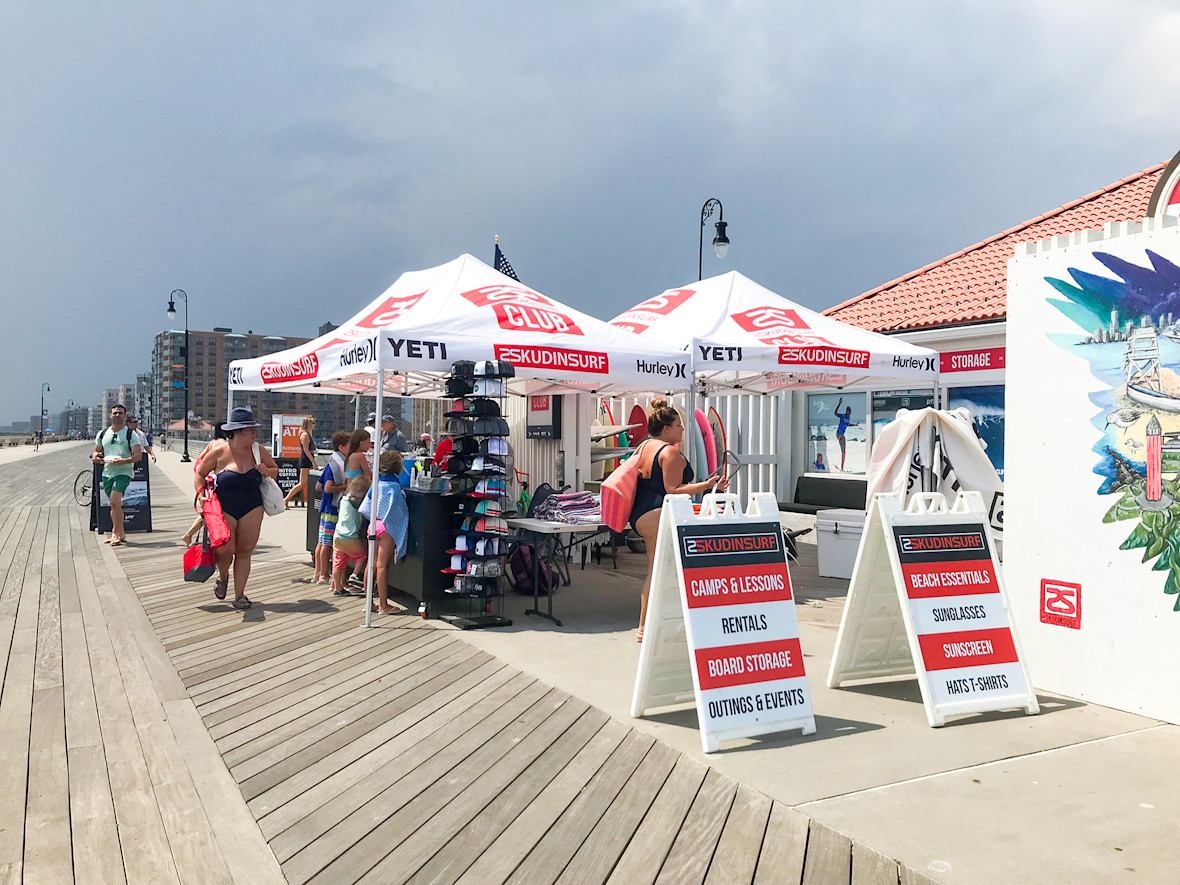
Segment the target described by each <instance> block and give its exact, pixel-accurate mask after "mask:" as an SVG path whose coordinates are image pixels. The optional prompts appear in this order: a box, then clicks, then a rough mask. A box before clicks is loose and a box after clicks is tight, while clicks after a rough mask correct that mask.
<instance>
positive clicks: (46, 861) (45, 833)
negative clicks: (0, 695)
mask: <svg viewBox="0 0 1180 885" xmlns="http://www.w3.org/2000/svg"><path fill="white" fill-rule="evenodd" d="M24 827H25V845H24V881H25V883H26V885H38V883H45V885H58V883H61V882H69V881H72V880H73V878H74V867H73V863H72V857H71V853H70V852H69V851H67V850H63V849H65V848H66V847H67V846H69V844H70V789H69V776H68V774H67V773H66V722H65V689H64V688H62V687H60V686H57V687H53V688H39V689H34V690H33V712H32V728H31V734H30V737H29V782H28V804H27V807H26V811H25V823H24Z"/></svg>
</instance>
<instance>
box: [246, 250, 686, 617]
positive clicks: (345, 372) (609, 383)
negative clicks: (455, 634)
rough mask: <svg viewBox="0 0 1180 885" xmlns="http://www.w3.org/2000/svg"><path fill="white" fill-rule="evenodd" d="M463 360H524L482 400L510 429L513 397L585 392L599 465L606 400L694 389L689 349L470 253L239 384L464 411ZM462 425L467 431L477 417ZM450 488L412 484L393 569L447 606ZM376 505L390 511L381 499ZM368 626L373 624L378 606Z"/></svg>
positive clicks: (583, 421)
mask: <svg viewBox="0 0 1180 885" xmlns="http://www.w3.org/2000/svg"><path fill="white" fill-rule="evenodd" d="M462 360H470V361H480V362H482V361H488V360H498V361H504V362H507V363H509V364H511V366H512V367H513V372H514V377H512V378H509V379H507V380H506V381H503V382H501V384H502V388H501V387H497V386H495V385H492V386H490V387H489V388H488V390H489V391H495V392H494V393H489V394H488V395H487V399H488V400H489V403H488V404H486V405H484V406H481V409H484V410H485V411H486V412H487V415H485V416H484V417H490V418H491V419H492V421H493V422H495V424H498V425H500V427H503V426H504V425H506V423H507V422H506V421H500V418H501V417H502V416H503V415H506V414H508V409H507V403H508V402H509V401H511V400H521V399H525V398H528V397H532V396H545V395H561V394H573V395H574V396H572V397H568V399H572V400H573V401H574V406H575V407H574V408H572V409H567V410H566V414H565V415H564V416H563V422H565V425H566V427H567V428H568V429H569V433H568V434H567V435H568V437H569V440H568V442H567V445H568V446H569V447H570V450H571V452H572V461H573V462H574V463H575V464H578V465H581V466H580V467H579V469H585V470H586V471H587V473H588V468H589V462H590V453H589V447H590V436H591V434H590V423H591V419H592V412H593V408H592V403H593V400H594V398H595V397H597V396H602V395H622V394H635V393H639V392H643V393H663V394H675V393H678V392H683V391H684V390H686V389H687V387H688V356H687V354H686V353H684V352H682V351H678V350H676V349H674V348H671V347H668V346H667V345H664V344H661V343H660V342H658V341H651V340H645V339H643V338H640V337H638V336H636V335H633V334H631V333H630V332H629V331H626V330H624V329H620V328H618V327H615V326H611V325H609V324H608V323H605V322H603V321H602V320H599V319H597V318H595V317H592V316H589V315H588V314H584V313H582V312H580V311H577V310H575V309H573V308H571V307H568V306H566V305H564V304H562V303H560V302H558V301H556V300H554V299H552V298H550V297H548V296H546V295H543V294H541V293H540V292H537V291H535V290H533V289H530V288H528V287H527V286H524V285H523V284H521V283H520V282H519V281H517V280H515V279H512V278H511V277H508V276H505V275H504V274H501V273H499V272H498V271H496V270H494V269H493V268H491V267H489V266H488V265H486V264H484V263H483V262H481V261H479V260H478V259H476V258H474V257H473V256H471V255H461V256H459V257H458V258H456V259H454V260H453V261H449V262H447V263H446V264H442V265H439V266H438V267H432V268H428V269H426V270H419V271H410V272H407V273H404V274H402V275H401V276H400V277H398V279H397V281H396V282H394V284H393V285H392V286H390V287H389V288H388V289H387V290H386V291H385V292H383V293H382V294H381V295H380V296H378V297H377V298H376V299H374V300H373V301H372V302H371V303H369V304H368V305H366V306H365V307H364V309H362V310H361V311H359V312H358V313H357V314H355V315H354V316H353V317H352V318H351V319H349V320H348V321H347V322H345V323H344V324H343V325H342V326H340V327H339V328H336V329H334V330H332V331H331V332H329V333H328V334H326V335H322V336H320V337H319V338H316V339H314V340H312V341H310V342H307V343H306V344H303V345H300V346H298V347H294V348H291V349H289V350H285V351H280V352H278V353H274V354H269V355H267V356H264V357H258V358H255V359H248V360H235V361H234V362H232V363H231V364H230V367H229V390H230V401H231V405H232V400H233V395H234V391H237V390H274V391H283V392H293V393H323V394H334V395H338V396H354V395H357V394H360V395H364V396H375V397H376V400H377V408H376V411H377V414H378V415H382V414H385V411H386V409H385V397H387V396H400V397H429V398H440V399H444V400H445V401H446V402H447V403H448V405H449V406H450V407H451V408H452V410H455V409H458V410H463V409H465V408H466V406H467V405H469V403H466V402H455V400H456V398H457V397H455V396H447V379H448V374H449V373H450V372H451V369H452V367H453V365H454V364H455V363H456V362H457V361H462ZM453 389H454V388H452V390H453ZM492 413H494V414H492ZM456 420H458V421H463V420H465V419H456ZM477 423H478V422H477ZM459 428H460V429H461V430H464V429H467V428H466V425H465V424H461V425H459ZM475 429H476V430H477V431H478V429H479V428H478V427H477V428H475ZM494 435H500V433H499V431H497V432H496V433H495V434H494ZM523 436H524V434H523V428H522V432H521V433H520V434H513V438H514V439H516V444H517V446H518V447H521V446H527V445H530V444H531V443H529V442H528V441H527V440H523ZM374 458H376V453H375V454H374ZM497 460H499V459H497ZM504 466H505V467H506V472H505V475H504V478H503V481H502V487H503V489H504V495H503V499H504V500H503V501H500V502H496V503H497V504H499V503H503V504H504V505H505V509H507V506H508V503H509V502H510V500H511V495H510V491H511V484H512V477H513V474H512V471H511V466H510V465H504ZM375 472H376V471H375ZM441 485H442V484H441V483H440V484H438V485H436V486H434V487H431V488H410V489H409V490H408V492H407V500H408V503H409V507H410V533H409V548H410V549H409V551H408V554H407V556H406V558H405V560H403V561H402V562H399V563H398V564H396V565H395V566H394V567H391V569H390V583H391V585H392V586H394V587H395V588H396V589H398V590H402V591H405V592H408V593H410V594H411V595H414V596H416V597H417V598H418V599H420V600H422V601H423V602H425V603H428V604H437V605H438V606H440V607H442V606H444V605H445V604H446V603H448V601H451V600H453V599H454V594H448V590H447V588H448V587H450V588H454V586H455V585H454V584H453V583H452V582H453V580H454V577H453V575H452V574H448V573H446V572H444V571H443V567H444V566H446V565H448V564H450V563H451V562H452V555H456V554H449V553H448V549H449V548H453V546H454V545H453V544H452V542H454V541H456V540H457V539H456V530H455V526H456V522H457V521H456V518H455V516H456V506H455V500H454V496H453V495H449V494H444V490H443V489H442V488H440V487H439V486H441ZM500 487H501V486H497V488H500ZM374 494H376V493H374ZM494 507H495V504H493V505H491V509H494ZM374 509H375V510H378V511H379V510H380V509H381V506H380V501H379V500H378V501H376V502H375V507H374ZM485 509H489V508H485ZM497 525H498V524H497ZM370 547H371V549H370V556H372V555H373V552H374V551H373V549H372V545H370ZM369 573H370V574H371V573H372V570H369ZM369 583H370V586H368V587H367V588H366V598H367V600H368V602H369V603H371V602H372V592H373V588H372V586H371V581H370V582H369ZM366 609H367V612H368V610H371V605H367V606H366ZM365 622H366V624H368V623H369V622H370V615H369V614H368V613H366V616H365Z"/></svg>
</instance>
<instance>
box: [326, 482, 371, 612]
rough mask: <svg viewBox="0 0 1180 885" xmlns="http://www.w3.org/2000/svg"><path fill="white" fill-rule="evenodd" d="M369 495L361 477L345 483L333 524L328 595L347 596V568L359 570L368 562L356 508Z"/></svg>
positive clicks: (367, 487) (366, 549) (366, 485)
mask: <svg viewBox="0 0 1180 885" xmlns="http://www.w3.org/2000/svg"><path fill="white" fill-rule="evenodd" d="M368 491H369V481H368V480H367V479H366V478H365V477H364V476H354V477H353V478H352V479H350V480H349V481H348V494H347V495H346V496H345V497H343V498H341V499H340V518H339V519H338V520H337V521H336V532H335V535H334V537H333V539H332V595H333V596H351V595H352V594H351V593H349V592H348V590H347V589H346V588H345V586H344V574H345V572H347V571H348V567H349V565H353V566H363V565H364V563H365V560H366V559H368V558H369V553H368V548H367V546H366V545H365V539H364V538H362V537H361V531H360V522H361V519H360V515H359V514H358V513H357V508H358V507H359V506H360V504H361V502H362V501H363V500H364V499H365V494H366V493H367V492H368Z"/></svg>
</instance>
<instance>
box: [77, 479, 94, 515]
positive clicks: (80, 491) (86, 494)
mask: <svg viewBox="0 0 1180 885" xmlns="http://www.w3.org/2000/svg"><path fill="white" fill-rule="evenodd" d="M93 498H94V471H93V470H83V471H82V472H81V473H79V474H78V478H77V479H75V480H74V499H75V500H76V501H77V502H78V503H79V504H80V505H82V506H83V507H89V506H90V501H91V500H92V499H93Z"/></svg>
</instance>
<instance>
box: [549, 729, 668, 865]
mask: <svg viewBox="0 0 1180 885" xmlns="http://www.w3.org/2000/svg"><path fill="white" fill-rule="evenodd" d="M679 756H680V754H679V753H678V752H676V751H675V750H673V749H672V748H671V747H668V746H666V745H664V744H655V745H654V746H653V747H652V748H651V750H649V751H648V754H647V755H646V756H644V757H643V761H642V762H640V763H639V767H638V768H637V769H635V773H634V774H633V775H631V778H630V779H629V780H628V781H627V783H626V785H625V786H624V787H623V789H622V790H621V791H620V792H619V795H618V796H616V797H615V801H614V802H612V803H611V805H610V807H609V808H608V809H607V810H606V812H605V813H604V814H603V815H602V818H601V819H600V820H599V821H598V823H597V824H596V825H595V826H594V829H593V830H591V831H590V834H589V835H588V836H587V837H586V839H585V840H584V841H583V842H582V845H581V847H579V848H578V850H577V852H576V853H575V854H574V856H573V858H572V859H571V860H570V862H569V864H568V865H566V867H565V869H564V870H563V871H562V872H561V875H560V876H558V878H557V882H558V883H559V885H582V883H587V882H605V881H606V880H607V878H608V877H609V876H610V873H611V870H613V869H614V867H615V865H616V864H617V863H618V861H619V858H620V857H621V856H622V854H623V852H624V851H625V850H626V848H627V844H628V843H629V842H630V841H631V838H632V836H634V834H635V830H636V829H638V827H639V824H640V823H641V822H642V820H643V818H644V816H645V815H646V814H647V812H648V810H649V809H650V808H651V805H652V802H654V801H655V798H656V796H657V795H659V792H660V790H661V789H662V788H663V786H664V783H665V781H667V779H668V775H669V774H671V773H672V769H673V768H674V767H675V765H676V759H677V758H678V757H679Z"/></svg>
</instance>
